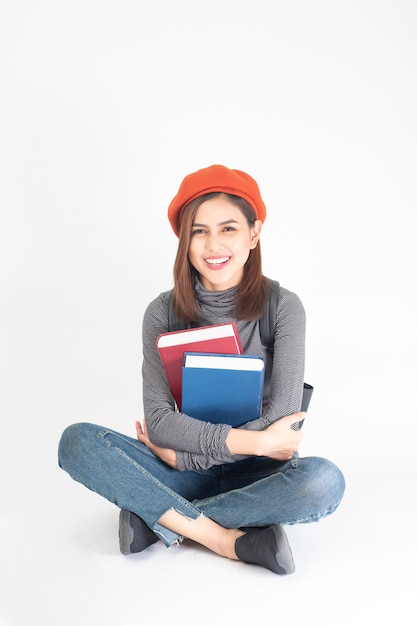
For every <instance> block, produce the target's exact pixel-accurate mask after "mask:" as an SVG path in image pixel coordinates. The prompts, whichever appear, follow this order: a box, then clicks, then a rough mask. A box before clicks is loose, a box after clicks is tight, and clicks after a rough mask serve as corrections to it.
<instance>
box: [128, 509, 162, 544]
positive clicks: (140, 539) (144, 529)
mask: <svg viewBox="0 0 417 626" xmlns="http://www.w3.org/2000/svg"><path fill="white" fill-rule="evenodd" d="M157 541H158V537H157V536H156V535H155V533H154V532H153V531H152V530H151V529H150V528H149V526H147V525H146V524H145V522H144V521H143V520H142V519H141V518H140V517H138V516H137V515H135V514H134V513H131V512H130V511H127V510H126V509H121V511H120V515H119V546H120V552H121V553H122V554H124V555H127V554H133V553H135V552H142V550H145V548H147V547H148V546H151V545H152V544H153V543H156V542H157Z"/></svg>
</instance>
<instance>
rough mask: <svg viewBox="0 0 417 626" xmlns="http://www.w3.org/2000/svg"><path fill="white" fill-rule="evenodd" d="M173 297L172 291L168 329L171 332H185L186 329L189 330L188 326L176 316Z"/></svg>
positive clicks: (172, 291)
mask: <svg viewBox="0 0 417 626" xmlns="http://www.w3.org/2000/svg"><path fill="white" fill-rule="evenodd" d="M173 296H174V290H173V289H171V291H170V293H169V296H168V329H169V331H174V330H185V329H186V328H188V325H187V324H185V322H181V320H179V319H178V317H177V316H176V313H175V309H174V298H173Z"/></svg>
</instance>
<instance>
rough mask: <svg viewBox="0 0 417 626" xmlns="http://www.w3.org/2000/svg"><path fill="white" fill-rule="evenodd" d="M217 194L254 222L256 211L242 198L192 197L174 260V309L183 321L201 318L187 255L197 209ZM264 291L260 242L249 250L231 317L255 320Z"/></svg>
mask: <svg viewBox="0 0 417 626" xmlns="http://www.w3.org/2000/svg"><path fill="white" fill-rule="evenodd" d="M217 196H224V197H225V198H227V199H228V200H230V202H232V203H233V204H234V205H236V206H237V207H238V208H239V209H240V210H241V212H242V214H243V215H244V216H245V218H246V220H247V222H248V225H249V226H250V227H252V226H253V225H254V224H255V221H256V213H255V211H254V209H253V208H252V207H251V205H250V204H249V203H248V202H247V201H246V200H244V198H241V197H240V196H235V195H232V194H226V193H222V192H214V193H208V194H205V195H203V196H200V197H198V198H196V199H195V200H192V201H191V202H190V203H189V204H188V205H187V206H186V207H185V208H184V211H183V213H182V217H181V223H180V231H179V241H178V249H177V255H176V258H175V262H174V296H173V302H174V308H175V313H176V315H177V317H178V319H180V320H181V321H183V322H186V323H193V322H194V323H195V322H198V320H199V319H200V318H201V312H200V310H199V308H198V305H197V302H196V298H195V291H194V284H195V278H196V276H198V274H197V272H196V270H195V269H194V267H193V266H192V264H191V263H190V260H189V258H188V250H189V247H190V240H191V231H192V224H193V221H194V217H195V214H196V213H197V209H198V208H199V207H200V206H201V205H202V204H203V202H206V201H207V200H211V199H212V198H215V197H217ZM266 294H267V284H266V278H265V277H264V275H263V274H262V259H261V246H260V242H259V241H258V244H257V246H256V247H255V248H253V249H252V250H250V253H249V257H248V260H247V261H246V263H245V266H244V268H243V278H242V280H241V282H240V284H239V286H238V290H237V293H236V300H235V307H234V316H235V317H236V319H244V320H248V321H252V320H257V319H259V318H260V317H261V316H262V313H263V310H264V305H265V299H266Z"/></svg>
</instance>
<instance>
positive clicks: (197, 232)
mask: <svg viewBox="0 0 417 626" xmlns="http://www.w3.org/2000/svg"><path fill="white" fill-rule="evenodd" d="M205 232H206V231H205V230H204V228H193V229H192V231H191V236H192V237H193V236H194V235H202V234H204V233H205Z"/></svg>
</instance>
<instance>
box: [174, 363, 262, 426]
mask: <svg viewBox="0 0 417 626" xmlns="http://www.w3.org/2000/svg"><path fill="white" fill-rule="evenodd" d="M264 371H265V362H264V360H263V359H262V357H257V356H250V355H246V354H218V353H210V354H209V353H204V352H186V353H185V354H184V366H183V368H182V411H183V412H184V413H186V414H187V415H190V416H191V417H194V418H196V419H200V420H203V421H205V422H213V423H215V424H230V425H231V426H234V427H237V426H241V425H242V424H245V423H246V422H250V421H252V420H254V419H257V418H258V417H259V416H260V414H261V409H262V396H263V386H264Z"/></svg>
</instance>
